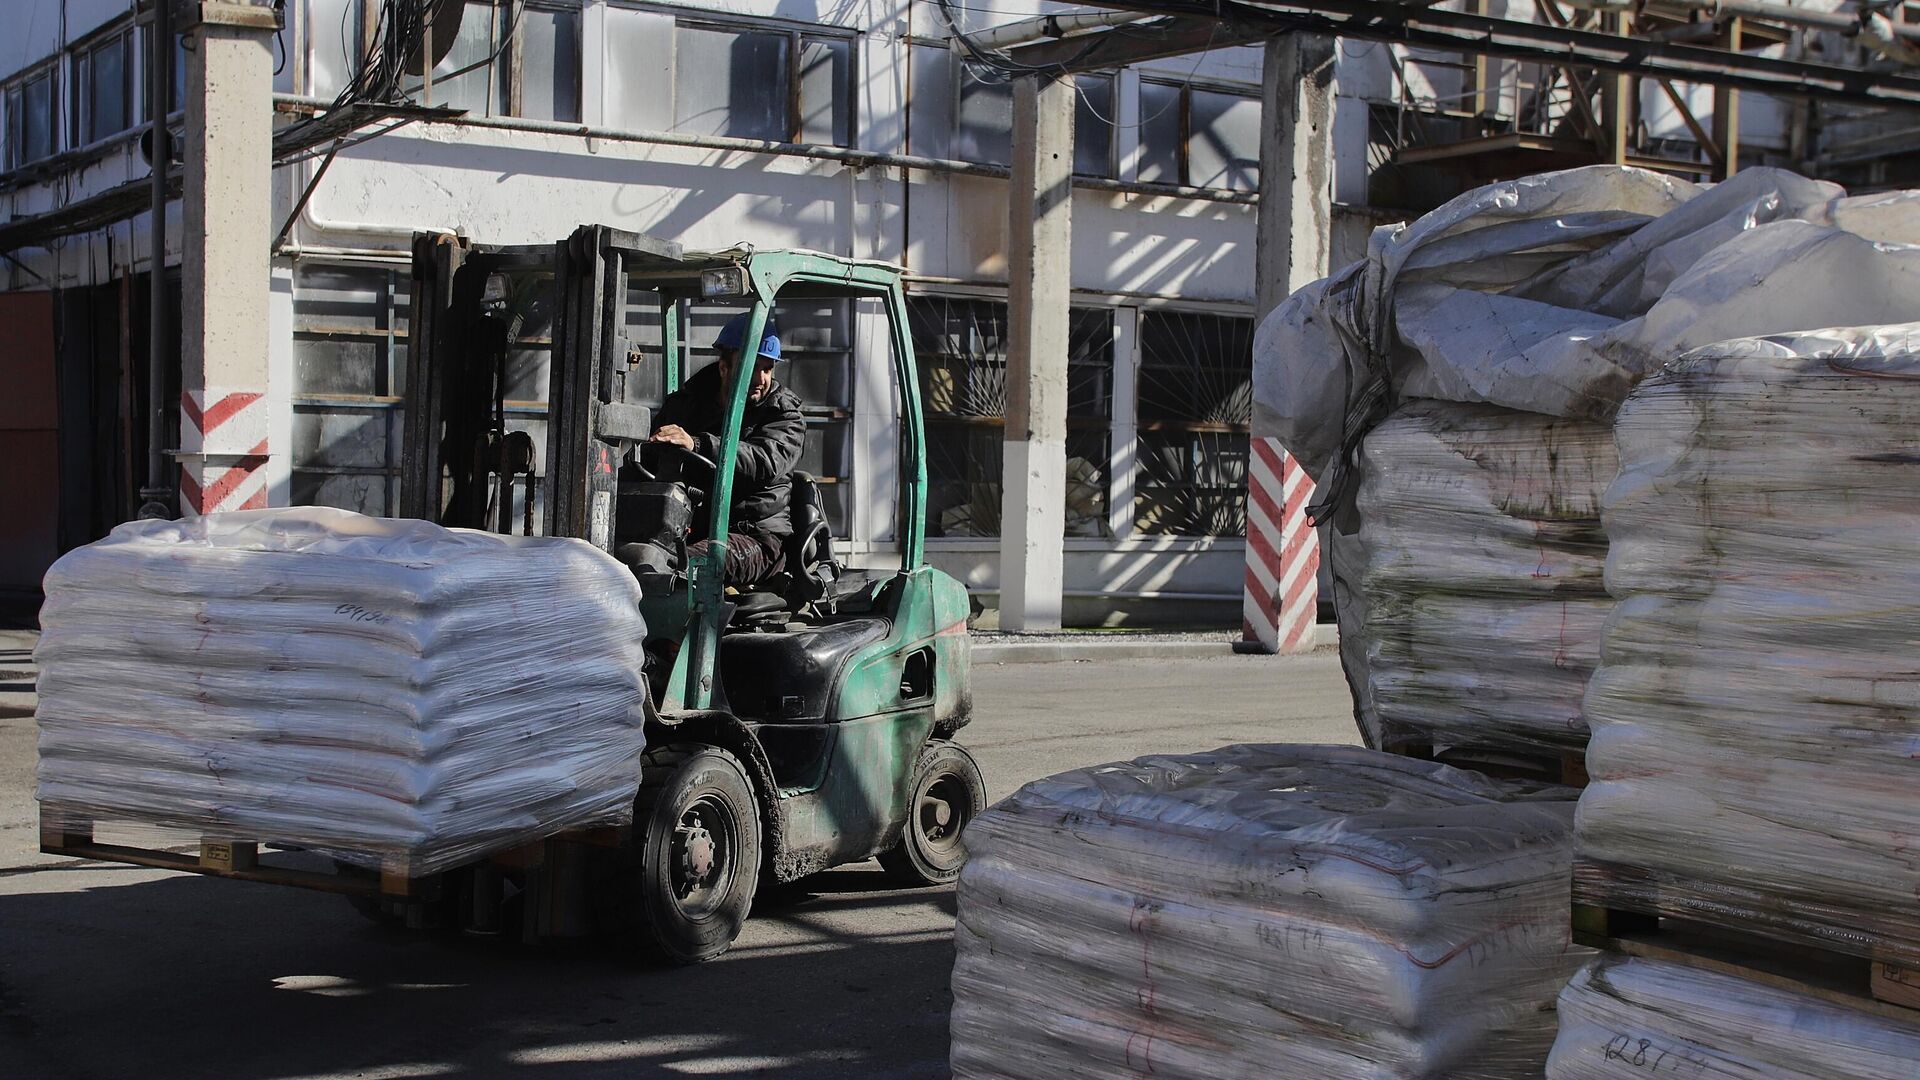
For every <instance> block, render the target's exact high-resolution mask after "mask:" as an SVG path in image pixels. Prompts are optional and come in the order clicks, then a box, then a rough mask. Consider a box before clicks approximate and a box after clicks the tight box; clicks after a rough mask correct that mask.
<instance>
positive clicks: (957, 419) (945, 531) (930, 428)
mask: <svg viewBox="0 0 1920 1080" xmlns="http://www.w3.org/2000/svg"><path fill="white" fill-rule="evenodd" d="M907 317H908V323H909V329H910V332H911V333H912V335H913V348H914V356H915V360H916V361H917V362H918V364H919V367H920V400H921V404H922V407H923V408H924V410H925V412H926V426H927V535H929V536H949V537H951V536H999V535H1000V496H1001V464H1002V460H1003V458H1002V454H1001V449H1002V443H1003V441H1004V439H1005V432H1004V427H1005V415H1006V402H1007V356H1006V347H1007V305H1006V304H1005V303H1003V302H1000V301H995V300H971V299H958V298H949V297H942V296H913V297H909V298H908V300H907ZM1068 335H1069V342H1068V350H1069V351H1068V359H1067V491H1066V504H1067V505H1066V517H1067V524H1066V533H1067V535H1068V536H1105V535H1107V534H1108V524H1107V464H1108V461H1109V458H1110V455H1109V439H1108V434H1109V426H1110V423H1109V418H1110V417H1111V416H1112V412H1113V314H1112V312H1111V311H1109V310H1108V309H1105V308H1075V309H1074V310H1073V312H1072V314H1071V316H1070V322H1069V325H1068Z"/></svg>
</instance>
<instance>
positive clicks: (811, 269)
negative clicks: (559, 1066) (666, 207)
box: [379, 226, 986, 963]
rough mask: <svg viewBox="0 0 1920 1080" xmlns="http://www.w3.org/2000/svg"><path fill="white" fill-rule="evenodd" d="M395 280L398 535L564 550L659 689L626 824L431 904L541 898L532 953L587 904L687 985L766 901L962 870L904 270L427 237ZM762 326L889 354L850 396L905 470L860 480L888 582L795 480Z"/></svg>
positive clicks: (632, 240) (783, 406)
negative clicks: (777, 892) (404, 295)
mask: <svg viewBox="0 0 1920 1080" xmlns="http://www.w3.org/2000/svg"><path fill="white" fill-rule="evenodd" d="M413 276H414V281H413V297H414V301H413V315H412V325H411V335H412V340H413V341H415V342H416V343H417V345H416V347H415V348H413V349H411V350H410V351H409V358H408V372H407V384H406V402H405V406H406V417H405V440H406V446H405V449H406V452H405V454H403V461H404V467H403V473H402V478H401V503H400V508H401V513H402V514H403V515H405V516H414V517H423V518H427V519H429V520H435V521H439V522H440V523H441V524H444V525H448V526H459V527H467V528H480V529H490V530H494V531H498V532H509V533H511V532H529V533H530V532H535V531H538V532H541V533H544V534H545V535H549V536H569V537H577V538H579V539H582V540H585V541H586V542H588V543H591V544H593V545H594V546H595V547H598V548H600V549H601V550H603V551H606V552H608V553H609V554H610V555H612V556H613V557H615V558H617V559H619V560H620V561H621V562H623V563H625V564H626V565H627V566H628V567H630V568H631V569H632V571H633V573H634V575H635V576H636V578H637V579H638V581H639V583H640V587H641V596H642V599H641V613H642V615H643V616H644V617H645V619H646V623H647V638H646V641H645V643H644V644H645V653H646V656H647V667H648V670H647V676H648V680H647V681H648V683H649V685H650V686H651V687H652V699H651V700H650V701H648V702H646V705H647V708H648V717H649V719H648V723H647V744H648V748H647V751H646V754H645V757H644V759H643V760H642V761H640V762H639V763H637V767H636V775H635V778H634V780H635V798H634V814H633V822H632V825H631V826H630V827H628V828H626V829H623V830H619V832H618V835H617V837H615V838H614V839H613V841H612V842H608V838H607V837H605V836H603V835H602V836H596V837H591V838H590V837H584V836H576V835H571V834H562V835H557V836H555V837H553V838H551V839H549V840H547V841H545V843H544V848H545V850H544V852H543V853H542V854H541V855H540V856H539V857H538V858H533V857H531V856H529V855H527V854H526V853H524V852H523V853H521V854H520V855H519V856H517V857H516V858H515V859H514V860H510V861H509V863H508V864H503V865H500V866H494V867H490V868H482V869H484V872H476V873H474V874H471V875H466V876H464V877H459V876H458V875H452V876H455V877H458V878H459V879H458V880H457V881H455V882H453V883H452V888H451V890H450V893H449V895H453V896H455V897H457V898H458V904H459V905H460V906H461V907H462V908H463V909H465V910H468V911H477V912H480V913H481V915H482V917H484V916H485V915H486V914H487V913H488V912H489V911H490V910H495V909H497V906H498V903H499V896H500V894H501V888H500V886H499V885H497V884H496V882H497V881H499V880H500V879H501V878H502V877H503V876H504V878H505V879H506V882H507V885H508V887H510V888H514V889H517V890H519V892H520V893H527V892H529V891H531V892H533V893H534V894H535V895H537V896H539V898H540V899H539V902H538V903H537V904H524V905H523V910H525V911H527V912H534V911H537V912H539V914H538V915H532V914H529V915H527V916H526V918H528V919H538V920H540V924H539V925H538V926H535V925H534V924H533V923H531V922H530V923H528V929H527V934H528V935H529V936H540V935H542V934H549V933H556V932H560V931H558V930H557V929H556V927H559V926H560V925H562V923H561V921H560V920H561V916H560V915H559V914H558V913H560V912H562V911H564V910H565V909H567V907H568V906H569V905H568V903H567V902H566V901H567V898H568V897H569V896H572V897H575V898H588V899H590V900H591V905H590V906H591V908H592V909H593V911H594V912H595V914H596V915H598V916H601V917H602V918H601V919H600V920H599V921H601V922H603V923H610V924H611V925H612V926H614V927H615V928H617V929H620V930H622V931H624V932H626V933H627V934H628V935H629V936H630V937H631V938H632V939H633V940H634V941H635V942H636V944H638V945H639V946H640V947H641V948H642V949H643V950H644V951H646V952H649V953H651V954H653V955H656V956H662V957H665V958H667V959H670V960H674V961H678V962H682V963H686V962H693V961H698V960H705V959H709V958H711V957H714V956H717V955H719V954H720V953H722V952H724V951H725V950H726V949H727V947H728V946H729V945H730V944H731V942H732V941H733V939H734V937H735V936H736V935H737V934H738V933H739V931H740V928H741V923H742V921H743V920H744V919H745V918H746V915H747V912H748V910H749V908H750V907H751V905H752V901H753V898H754V896H755V894H756V891H757V889H758V887H759V886H760V885H761V884H762V883H782V882H791V881H795V880H797V879H799V878H802V877H804V876H806V875H808V874H811V873H814V872H817V871H820V870H824V869H827V868H829V867H832V866H837V865H841V864H845V863H851V862H858V861H861V860H864V859H867V858H869V857H873V856H878V858H879V860H880V863H881V866H882V867H883V868H884V869H885V871H886V872H887V874H888V875H889V877H891V878H892V879H893V880H895V881H896V882H901V883H907V884H938V883H945V882H950V881H952V880H953V879H954V878H955V877H957V876H958V874H959V871H960V867H961V865H962V863H963V862H964V861H965V858H966V852H965V849H964V847H962V846H961V843H960V835H961V830H962V829H963V828H964V826H965V825H966V824H967V822H968V821H970V820H972V818H973V817H974V816H975V815H976V814H978V813H979V812H980V811H981V810H982V809H984V807H985V801H986V788H985V784H984V781H983V780H982V779H981V776H980V772H979V768H978V767H977V766H976V765H975V764H974V761H973V758H972V757H971V755H969V754H968V753H967V752H966V750H965V749H964V748H962V747H961V746H959V745H958V744H957V743H955V742H953V741H952V740H953V735H954V733H955V732H957V731H958V730H959V728H960V727H962V726H963V725H964V724H965V723H966V722H967V720H968V719H969V717H970V713H971V709H972V694H971V690H970V688H969V685H968V681H969V680H968V676H969V663H968V662H969V642H968V637H967V625H966V624H967V617H968V614H969V603H968V597H967V592H966V589H965V587H964V586H962V585H961V584H960V583H959V582H958V581H955V580H954V579H953V578H951V577H949V576H948V575H946V574H944V573H942V572H940V571H939V570H937V569H935V568H933V567H931V566H929V565H927V563H926V557H925V539H926V522H925V513H926V438H925V432H924V429H923V426H922V421H921V411H920V398H919V372H918V371H917V369H916V365H915V363H914V355H913V345H912V341H911V339H910V338H909V336H908V334H907V331H906V327H907V319H906V308H905V300H904V295H903V293H902V289H901V284H900V276H901V271H900V269H899V268H898V267H895V266H891V265H887V264H882V263H875V262H866V261H859V260H851V259H844V258H839V257H836V256H830V255H825V254H820V253H817V252H804V251H791V252H786V251H753V250H746V249H742V250H736V251H728V252H720V253H714V254H693V253H684V252H682V251H681V250H680V248H679V246H678V245H675V244H671V243H667V242H663V241H659V240H656V239H653V238H651V237H646V236H639V235H635V234H632V233H627V232H622V231H620V230H616V229H610V228H606V227H603V226H582V227H581V228H580V229H578V230H576V231H575V232H574V234H573V235H572V236H571V237H569V238H568V239H567V240H565V241H562V242H561V243H559V244H556V245H538V246H528V247H487V246H482V245H476V244H472V243H470V242H468V241H465V240H461V239H457V238H453V237H448V236H442V235H426V234H423V235H421V236H419V237H417V238H416V240H415V249H414V275H413ZM534 295H538V296H541V297H549V298H550V300H544V301H541V303H545V304H547V305H549V306H548V310H550V311H551V313H552V331H551V338H550V339H549V340H550V342H551V348H550V352H548V353H547V356H548V377H547V379H546V393H545V398H546V400H545V402H544V403H529V402H525V401H516V400H511V399H510V395H509V388H510V385H524V380H521V382H520V383H519V384H516V382H515V378H514V375H513V373H512V371H511V370H510V367H511V365H510V363H509V358H510V354H512V355H518V356H524V355H526V354H525V353H524V352H521V353H515V352H514V350H516V349H519V348H521V345H520V344H519V343H520V342H521V341H522V340H524V339H525V333H526V327H525V324H526V321H527V318H528V314H527V313H528V311H530V310H532V308H533V307H534V306H537V305H535V304H533V303H532V302H530V301H527V299H526V298H527V297H529V296H534ZM776 304H792V305H794V306H795V308H796V309H813V310H818V309H819V308H820V307H821V306H823V305H838V307H837V308H836V310H841V311H845V312H849V313H853V312H857V313H858V314H857V316H856V315H852V314H850V315H849V316H848V318H849V319H850V320H851V319H852V318H855V317H857V318H859V319H862V320H865V321H864V323H863V324H862V325H864V326H865V327H867V328H868V331H867V338H866V339H867V340H868V341H870V342H873V343H874V344H876V345H878V346H879V349H878V350H876V355H880V354H890V357H888V358H889V359H890V364H887V365H886V366H885V367H881V368H880V369H879V370H877V371H871V372H862V373H860V376H862V377H873V378H878V379H879V380H881V385H890V386H891V387H892V388H893V391H894V395H895V396H894V405H895V412H896V414H897V416H898V419H899V438H898V440H897V446H898V453H899V456H898V458H897V460H896V461H894V462H892V463H891V464H892V466H893V467H892V468H891V469H888V468H885V467H884V466H885V464H887V463H884V462H876V463H874V468H872V470H871V472H870V475H872V476H874V477H892V478H894V479H895V481H896V483H895V485H894V489H893V491H892V500H891V501H892V505H893V506H894V507H895V516H894V528H893V530H892V532H893V536H892V538H891V539H892V540H893V541H894V542H895V543H897V546H898V551H899V561H898V564H897V567H895V566H891V565H889V566H885V567H873V566H869V567H866V568H862V569H858V570H850V569H849V568H848V567H846V566H845V565H843V564H842V563H841V561H840V560H839V558H838V557H837V556H836V554H835V551H834V546H833V538H832V533H833V529H832V527H831V523H830V521H829V519H828V515H827V509H826V503H825V502H824V501H823V498H822V493H821V487H822V485H821V483H820V482H819V481H817V480H816V479H815V478H814V477H812V476H810V475H809V474H807V473H806V472H803V471H800V470H798V469H797V468H796V465H797V464H798V462H799V461H800V459H801V457H802V454H803V452H804V450H803V447H804V445H805V441H806V438H807V434H808V428H807V420H806V417H805V416H804V415H803V413H802V404H801V401H800V399H799V397H798V396H796V395H795V394H794V393H793V392H792V391H791V390H789V389H787V388H786V387H784V386H782V385H781V383H780V382H779V381H777V380H775V379H774V377H773V375H774V365H775V364H776V363H778V362H780V361H781V360H782V359H783V357H782V350H781V341H780V335H779V333H778V331H777V330H776V329H775V326H774V319H773V311H774V308H775V306H776ZM725 306H731V307H737V308H738V309H740V310H738V311H737V312H736V313H735V314H734V315H733V316H732V318H731V319H729V320H728V321H727V322H726V323H725V325H724V326H723V327H722V328H721V330H720V331H719V333H718V335H717V336H716V337H715V339H714V340H713V347H714V348H715V350H716V351H717V352H718V354H719V361H718V362H717V363H714V364H711V365H708V366H707V367H706V368H704V369H703V370H700V371H697V372H695V373H693V374H692V375H691V376H690V377H688V378H687V379H686V380H685V382H684V385H682V384H681V382H680V374H681V370H682V368H683V367H686V366H691V365H690V364H689V363H687V361H689V360H690V359H691V356H690V350H688V349H685V348H683V347H682V338H683V336H684V332H685V329H686V327H687V325H688V324H689V323H690V322H691V321H692V320H693V318H694V315H695V313H696V312H699V313H701V314H700V317H701V318H706V317H710V313H711V312H712V311H713V310H714V309H715V308H716V307H725ZM882 327H884V329H883V330H882ZM802 362H804V361H803V360H802V359H801V358H798V357H793V358H788V363H789V364H791V365H798V364H800V363H802ZM814 362H818V361H817V360H815V361H814ZM887 367H890V368H891V370H887V369H886V368H887ZM796 373H797V368H796ZM656 393H657V394H660V395H661V396H660V397H655V398H652V400H657V401H659V407H658V411H657V414H656V413H655V411H654V410H653V409H652V408H651V407H650V404H649V396H650V395H652V394H656ZM535 409H537V410H538V411H537V412H532V410H535ZM516 410H518V412H519V415H518V416H516ZM530 413H531V415H530ZM536 425H544V427H545V432H544V435H545V456H544V461H541V460H538V458H539V455H537V454H535V453H533V440H534V437H535V436H534V434H533V433H534V432H535V431H536V430H537V427H536ZM863 466H864V463H863ZM884 494H885V489H884V488H882V489H879V490H878V491H875V492H873V495H875V496H882V497H884ZM516 510H517V511H518V512H517V513H516V512H515V511H516ZM536 519H537V525H538V528H537V530H536V528H535V526H536ZM495 861H496V862H498V860H495ZM408 902H409V903H415V902H414V901H411V900H409V901H408ZM379 903H380V904H383V905H385V906H386V907H387V908H388V909H389V910H390V911H391V910H392V909H393V908H394V907H395V902H394V901H393V900H392V898H382V899H381V900H380V901H379ZM460 918H461V921H465V919H466V916H464V915H463V916H461V917H460Z"/></svg>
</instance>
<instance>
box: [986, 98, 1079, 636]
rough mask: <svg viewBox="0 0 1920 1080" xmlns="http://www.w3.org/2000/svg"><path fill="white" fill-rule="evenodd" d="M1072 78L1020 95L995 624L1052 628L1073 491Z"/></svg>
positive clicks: (1015, 105)
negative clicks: (1069, 383)
mask: <svg viewBox="0 0 1920 1080" xmlns="http://www.w3.org/2000/svg"><path fill="white" fill-rule="evenodd" d="M1073 106H1074V89H1073V80H1072V79H1071V78H1060V79H1046V78H1041V77H1039V76H1029V77H1026V78H1022V79H1021V80H1020V81H1019V82H1017V83H1015V84H1014V92H1013V181H1012V184H1011V188H1010V191H1009V195H1008V198H1009V206H1008V225H1009V227H1008V230H1007V275H1008V296H1007V323H1008V325H1007V413H1006V448H1005V450H1006V460H1005V463H1004V465H1003V472H1002V485H1003V486H1002V489H1001V495H1000V499H1001V503H1000V627H1001V629H1003V630H1013V631H1021V630H1057V629H1059V627H1060V605H1061V590H1062V588H1063V584H1062V583H1063V580H1064V569H1065V565H1064V556H1065V551H1064V545H1065V539H1066V509H1067V508H1066V484H1067V299H1068V294H1069V290H1070V288H1071V285H1072V281H1071V277H1072V271H1073V257H1072V248H1073V202H1072V195H1073Z"/></svg>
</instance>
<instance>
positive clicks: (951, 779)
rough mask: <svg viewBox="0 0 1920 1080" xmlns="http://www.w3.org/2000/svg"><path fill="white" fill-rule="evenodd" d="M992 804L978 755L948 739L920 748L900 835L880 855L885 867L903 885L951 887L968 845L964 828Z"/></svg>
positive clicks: (958, 874)
mask: <svg viewBox="0 0 1920 1080" xmlns="http://www.w3.org/2000/svg"><path fill="white" fill-rule="evenodd" d="M986 808H987V783H986V781H985V780H983V779H981V777H980V766H978V765H976V764H974V761H973V755H972V754H969V753H967V751H966V749H965V748H964V747H962V746H960V745H959V744H958V743H950V742H947V741H945V740H943V739H936V740H934V741H932V742H929V743H928V744H927V745H926V747H925V748H924V749H922V750H921V751H920V762H919V764H918V765H917V766H915V768H914V770H913V796H912V797H911V798H910V799H908V800H907V820H906V822H905V824H903V825H902V826H901V829H900V839H899V841H898V842H896V843H895V844H894V846H893V847H891V848H889V849H887V850H886V851H883V852H881V853H880V866H881V868H882V869H884V870H885V871H886V872H887V874H888V876H890V877H892V878H893V879H894V880H896V881H898V882H900V883H901V884H903V885H910V886H920V885H947V884H950V883H952V882H953V881H955V880H957V879H958V878H959V877H960V868H961V867H963V866H965V865H966V864H967V849H966V847H965V846H964V845H962V843H961V839H960V831H961V830H962V829H964V828H966V826H967V823H968V822H970V821H972V820H973V819H974V818H976V817H978V816H979V815H980V812H981V811H982V810H985V809H986Z"/></svg>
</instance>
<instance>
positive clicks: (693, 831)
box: [667, 793, 740, 920]
mask: <svg viewBox="0 0 1920 1080" xmlns="http://www.w3.org/2000/svg"><path fill="white" fill-rule="evenodd" d="M739 840H740V828H739V824H738V822H737V821H736V820H735V818H734V813H733V808H732V807H730V806H728V805H727V802H726V800H725V799H723V798H721V797H720V796H718V795H715V794H711V793H709V794H706V795H702V796H700V797H699V798H697V799H695V800H693V801H692V802H691V803H688V804H687V806H686V809H684V810H682V811H681V812H680V820H679V821H678V822H677V823H675V825H674V829H673V837H672V839H671V840H670V842H669V843H668V845H667V877H668V880H669V881H670V882H671V883H672V886H673V889H672V892H673V902H674V904H675V905H676V906H677V907H678V908H679V909H680V912H681V914H683V915H685V916H686V917H687V918H689V919H695V920H697V919H702V918H705V917H706V916H708V915H711V914H713V913H714V912H715V911H718V910H719V909H720V907H721V906H722V905H723V904H725V903H726V899H727V896H728V895H729V894H731V893H732V892H733V878H734V874H735V872H736V866H737V859H736V857H735V855H736V852H738V851H739Z"/></svg>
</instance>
